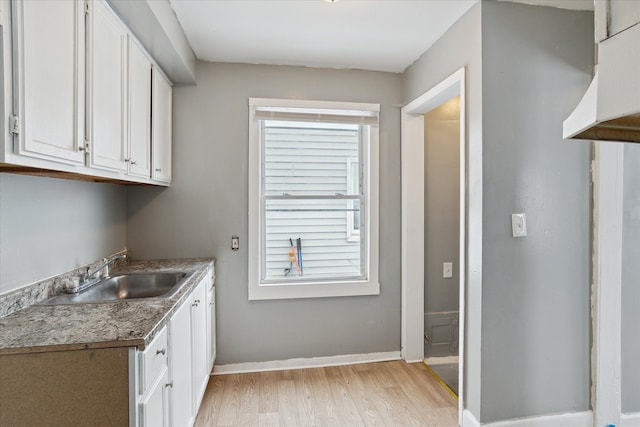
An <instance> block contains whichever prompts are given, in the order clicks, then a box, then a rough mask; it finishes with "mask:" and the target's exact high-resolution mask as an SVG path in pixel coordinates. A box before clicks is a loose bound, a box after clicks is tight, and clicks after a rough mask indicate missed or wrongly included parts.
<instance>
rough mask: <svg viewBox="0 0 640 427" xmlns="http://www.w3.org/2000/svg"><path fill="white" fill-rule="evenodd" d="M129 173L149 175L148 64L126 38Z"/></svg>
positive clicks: (149, 107)
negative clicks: (127, 59) (127, 48)
mask: <svg viewBox="0 0 640 427" xmlns="http://www.w3.org/2000/svg"><path fill="white" fill-rule="evenodd" d="M127 160H128V161H129V174H131V175H136V176H141V177H145V178H149V177H150V176H151V62H150V61H149V59H148V58H147V57H146V55H145V54H144V52H143V51H142V49H140V47H138V45H137V44H136V43H135V42H134V41H133V40H132V39H131V38H130V39H129V157H128V159H127Z"/></svg>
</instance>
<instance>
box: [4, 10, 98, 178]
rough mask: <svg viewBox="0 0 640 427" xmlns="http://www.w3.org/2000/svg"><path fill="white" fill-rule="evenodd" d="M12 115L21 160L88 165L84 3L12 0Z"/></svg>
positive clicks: (16, 145) (17, 150) (17, 149)
mask: <svg viewBox="0 0 640 427" xmlns="http://www.w3.org/2000/svg"><path fill="white" fill-rule="evenodd" d="M11 6H12V12H13V41H14V55H13V58H14V62H13V66H14V84H15V86H14V92H15V93H14V115H15V116H17V117H16V119H15V120H16V121H17V123H16V124H15V125H16V126H15V130H16V131H19V133H16V134H15V138H17V139H18V142H17V144H15V147H16V152H17V153H18V154H21V155H25V156H31V157H38V158H41V159H47V160H53V161H56V162H60V163H64V164H71V165H82V164H83V163H84V152H83V151H82V149H83V148H84V97H85V93H84V87H85V86H84V85H85V75H84V52H85V47H84V37H85V19H84V3H83V2H79V1H66V0H60V1H56V0H50V1H12V3H11Z"/></svg>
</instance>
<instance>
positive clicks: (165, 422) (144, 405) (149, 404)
mask: <svg viewBox="0 0 640 427" xmlns="http://www.w3.org/2000/svg"><path fill="white" fill-rule="evenodd" d="M168 378H169V377H168V373H167V370H166V369H165V370H164V373H163V374H162V376H161V377H160V379H159V380H158V381H157V382H156V383H155V384H154V386H153V388H152V389H151V390H150V391H149V393H148V394H147V395H146V396H144V398H143V399H142V401H141V402H140V425H141V426H144V427H163V426H169V425H170V424H169V418H168V415H169V413H168V403H169V400H168V387H167V385H168Z"/></svg>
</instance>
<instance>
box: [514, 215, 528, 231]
mask: <svg viewBox="0 0 640 427" xmlns="http://www.w3.org/2000/svg"><path fill="white" fill-rule="evenodd" d="M511 232H512V233H513V237H526V236H527V216H526V214H523V213H517V214H511Z"/></svg>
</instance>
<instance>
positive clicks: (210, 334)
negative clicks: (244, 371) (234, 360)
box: [207, 286, 216, 373]
mask: <svg viewBox="0 0 640 427" xmlns="http://www.w3.org/2000/svg"><path fill="white" fill-rule="evenodd" d="M207 305H208V310H207V359H208V360H207V371H208V372H209V373H210V372H211V371H212V370H213V364H214V363H215V361H216V287H215V286H211V287H210V288H209V292H207Z"/></svg>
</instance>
